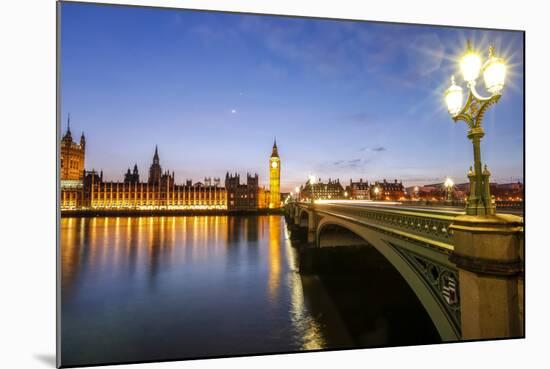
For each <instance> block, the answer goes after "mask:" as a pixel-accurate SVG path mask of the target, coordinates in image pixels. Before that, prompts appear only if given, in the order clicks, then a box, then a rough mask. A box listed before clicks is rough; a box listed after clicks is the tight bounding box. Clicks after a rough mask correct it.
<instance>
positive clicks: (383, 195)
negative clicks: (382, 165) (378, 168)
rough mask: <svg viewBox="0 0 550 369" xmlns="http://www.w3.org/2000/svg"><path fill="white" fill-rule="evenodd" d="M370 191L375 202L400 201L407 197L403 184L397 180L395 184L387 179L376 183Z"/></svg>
mask: <svg viewBox="0 0 550 369" xmlns="http://www.w3.org/2000/svg"><path fill="white" fill-rule="evenodd" d="M370 189H371V194H370V195H371V198H372V199H373V200H400V199H403V198H405V197H406V195H407V192H406V191H405V188H404V187H403V182H401V181H399V182H397V179H396V180H395V181H394V182H388V181H386V180H385V179H384V180H383V181H382V182H378V181H376V182H375V183H374V184H373V185H371V186H370Z"/></svg>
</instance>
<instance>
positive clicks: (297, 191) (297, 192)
mask: <svg viewBox="0 0 550 369" xmlns="http://www.w3.org/2000/svg"><path fill="white" fill-rule="evenodd" d="M294 191H295V192H296V199H297V202H300V187H298V186H296V188H295V189H294Z"/></svg>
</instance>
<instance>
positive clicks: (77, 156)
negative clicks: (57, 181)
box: [60, 116, 86, 181]
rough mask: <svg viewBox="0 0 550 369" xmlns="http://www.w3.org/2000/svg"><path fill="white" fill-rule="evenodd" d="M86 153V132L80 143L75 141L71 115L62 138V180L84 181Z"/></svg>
mask: <svg viewBox="0 0 550 369" xmlns="http://www.w3.org/2000/svg"><path fill="white" fill-rule="evenodd" d="M85 154H86V138H85V137H84V132H82V135H81V136H80V143H76V142H74V141H73V136H72V134H71V118H70V116H69V118H68V119H67V131H66V132H65V134H64V135H63V138H62V139H61V163H60V164H61V181H82V177H83V174H84V158H85Z"/></svg>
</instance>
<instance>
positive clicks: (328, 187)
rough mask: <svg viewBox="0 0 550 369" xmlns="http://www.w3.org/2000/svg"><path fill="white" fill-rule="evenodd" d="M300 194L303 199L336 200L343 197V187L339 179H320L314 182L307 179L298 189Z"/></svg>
mask: <svg viewBox="0 0 550 369" xmlns="http://www.w3.org/2000/svg"><path fill="white" fill-rule="evenodd" d="M300 196H301V198H302V199H304V200H306V201H307V200H311V199H315V200H338V199H344V198H345V197H344V188H343V187H342V185H341V184H340V180H339V179H336V180H331V179H330V178H329V180H328V182H326V183H323V182H322V181H321V179H319V181H318V182H315V183H314V184H311V182H310V181H309V180H308V181H307V182H306V184H305V185H304V186H303V187H302V190H301V191H300Z"/></svg>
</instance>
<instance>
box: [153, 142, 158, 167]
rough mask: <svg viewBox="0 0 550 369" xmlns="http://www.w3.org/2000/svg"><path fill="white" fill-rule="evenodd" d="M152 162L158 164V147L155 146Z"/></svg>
mask: <svg viewBox="0 0 550 369" xmlns="http://www.w3.org/2000/svg"><path fill="white" fill-rule="evenodd" d="M153 162H154V163H158V162H159V150H158V145H155V155H154V156H153Z"/></svg>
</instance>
